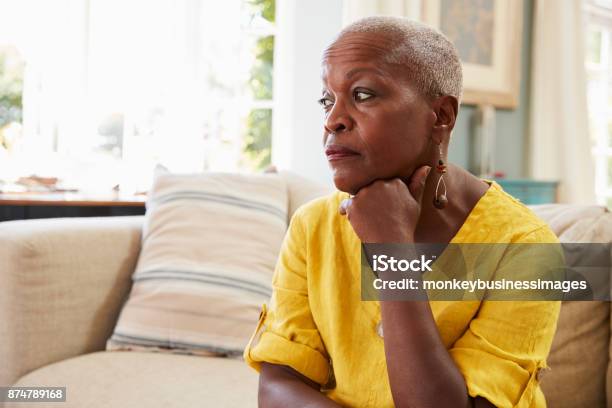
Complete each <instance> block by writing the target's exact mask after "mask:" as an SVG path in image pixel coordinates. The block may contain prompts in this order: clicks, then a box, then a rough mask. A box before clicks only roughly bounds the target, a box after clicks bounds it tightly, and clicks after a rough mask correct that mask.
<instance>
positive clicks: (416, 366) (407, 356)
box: [381, 301, 472, 408]
mask: <svg viewBox="0 0 612 408" xmlns="http://www.w3.org/2000/svg"><path fill="white" fill-rule="evenodd" d="M381 315H382V322H383V323H382V324H383V330H384V334H383V335H384V342H385V356H386V361H387V371H388V375H389V383H390V385H391V393H392V395H393V400H394V402H395V405H396V406H397V407H408V406H409V407H412V408H414V407H432V406H435V407H470V406H472V405H471V404H472V402H471V400H470V398H469V396H468V393H467V388H466V384H465V380H464V379H463V376H462V375H461V373H460V372H459V369H458V368H457V366H456V365H455V363H454V361H453V360H452V358H451V356H450V354H449V353H448V351H447V350H446V347H444V344H443V343H442V340H441V338H440V335H439V333H438V329H437V327H436V324H435V321H434V318H433V315H432V312H431V308H430V306H429V302H427V301H383V302H381Z"/></svg>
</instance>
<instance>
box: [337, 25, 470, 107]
mask: <svg viewBox="0 0 612 408" xmlns="http://www.w3.org/2000/svg"><path fill="white" fill-rule="evenodd" d="M367 32H374V33H379V34H382V35H384V36H386V37H388V38H390V39H391V40H393V41H397V44H396V45H394V46H393V47H392V48H391V49H389V53H388V54H387V55H386V56H385V62H387V63H390V64H397V65H401V66H403V67H405V68H406V69H407V71H408V74H409V75H410V76H411V78H413V80H412V82H413V83H414V85H415V86H416V87H417V88H418V90H419V91H420V92H421V93H422V94H423V95H424V96H426V97H429V98H437V97H440V96H443V95H452V96H454V97H455V98H457V101H459V102H461V95H462V89H463V73H462V69H461V61H460V59H459V55H458V53H457V49H456V48H455V46H454V45H453V43H452V42H450V41H449V39H448V38H446V36H445V35H444V34H442V33H441V32H440V31H438V30H436V29H435V28H433V27H431V26H429V25H427V24H424V23H420V22H417V21H413V20H409V19H407V18H403V17H392V16H373V17H365V18H362V19H360V20H357V21H355V22H354V23H352V24H350V25H348V26H347V27H345V28H344V29H343V30H342V31H341V32H340V34H338V37H337V38H338V39H340V38H342V37H343V36H345V35H346V34H350V33H367Z"/></svg>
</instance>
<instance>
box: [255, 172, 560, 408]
mask: <svg viewBox="0 0 612 408" xmlns="http://www.w3.org/2000/svg"><path fill="white" fill-rule="evenodd" d="M346 197H347V194H345V193H341V192H335V193H333V194H331V195H329V196H327V197H323V198H321V199H317V200H314V201H312V202H310V203H308V204H306V205H304V206H302V207H301V208H300V209H298V211H297V212H296V213H295V214H294V216H293V218H292V220H291V223H290V226H289V229H288V232H287V235H286V237H285V240H284V242H283V246H282V249H281V253H280V257H279V260H278V263H277V266H276V269H275V272H274V278H273V281H272V285H273V295H272V298H271V301H270V305H269V308H268V307H266V305H263V307H262V312H261V315H260V319H259V323H258V325H257V328H256V330H255V332H254V333H253V336H252V338H251V340H250V342H249V344H248V345H247V347H246V349H245V351H244V359H245V360H246V362H247V364H249V365H250V366H251V367H253V368H255V369H256V370H258V371H259V370H260V362H262V361H266V362H269V363H274V364H283V365H287V366H290V367H292V368H293V369H295V370H296V371H298V372H300V373H301V374H303V375H305V376H306V377H308V378H310V379H312V380H313V381H315V382H317V383H319V384H328V386H327V389H326V388H325V387H324V391H323V392H325V393H326V395H327V396H328V397H329V398H331V399H333V400H334V401H336V402H338V403H340V404H341V405H343V406H350V407H392V406H393V399H392V395H391V389H390V386H389V380H388V376H387V365H386V360H385V354H384V344H383V339H382V338H381V337H380V336H379V335H378V334H377V330H376V328H377V325H378V323H379V322H380V320H381V316H380V304H379V302H377V301H362V300H361V283H360V279H361V278H360V267H361V263H360V262H361V258H360V253H361V252H360V250H361V244H360V241H359V238H358V237H357V235H356V234H355V232H354V231H353V229H352V227H351V225H350V223H349V222H348V220H347V219H346V218H345V217H344V216H341V215H339V214H338V206H339V204H340V201H341V200H342V199H344V198H346ZM515 242H521V243H529V242H533V243H543V242H547V243H550V242H553V243H554V242H558V241H557V238H556V237H555V235H554V234H553V233H552V231H551V230H550V229H549V228H548V227H547V226H546V224H545V223H544V222H543V221H541V220H540V219H538V218H537V217H536V216H535V215H534V214H533V213H532V212H531V211H530V210H529V209H527V208H526V207H525V206H524V205H522V204H521V203H520V202H518V201H517V200H516V199H514V198H513V197H511V196H510V195H508V194H506V193H505V192H504V191H503V190H502V189H501V187H500V186H499V185H498V184H496V183H495V182H492V183H491V187H490V188H489V189H488V190H487V192H486V193H485V195H484V196H483V197H481V199H480V200H479V201H478V203H477V204H476V206H475V207H474V208H473V209H472V211H471V212H470V214H469V216H468V218H467V219H466V221H465V223H464V224H463V226H462V227H461V228H460V230H459V232H458V233H457V234H456V236H455V237H454V238H453V239H452V241H451V243H515ZM430 305H431V309H432V312H433V316H434V319H435V322H436V325H437V326H438V329H439V332H440V335H441V337H442V341H443V343H444V345H445V346H446V347H447V349H448V350H449V353H450V355H451V357H452V358H453V360H454V362H455V364H456V365H457V367H458V368H459V370H460V371H461V373H462V374H463V376H464V378H465V381H466V384H467V388H468V392H469V394H470V396H472V397H476V396H481V397H484V398H486V399H487V400H489V401H490V402H491V403H493V404H494V405H496V406H498V407H545V406H546V402H545V399H544V395H543V394H542V391H541V390H540V387H539V383H538V380H539V375H538V372H539V371H540V370H541V369H543V368H546V357H547V355H548V352H549V350H550V346H551V343H552V339H553V335H554V333H555V329H556V325H557V318H558V316H559V308H560V302H557V301H482V302H481V301H475V300H472V301H430ZM332 362H333V363H332ZM332 374H333V375H332ZM331 378H334V379H335V381H329V380H330V379H331ZM334 382H335V384H333V383H334Z"/></svg>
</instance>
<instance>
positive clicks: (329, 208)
mask: <svg viewBox="0 0 612 408" xmlns="http://www.w3.org/2000/svg"><path fill="white" fill-rule="evenodd" d="M348 197H349V194H348V193H344V192H342V191H338V190H335V191H333V192H331V193H329V194H326V195H324V196H322V197H318V198H315V199H313V200H310V201H308V202H307V203H304V204H302V205H301V206H300V207H299V208H298V209H297V210H296V211H295V213H294V214H293V217H292V218H299V219H300V220H301V221H303V222H306V223H310V222H313V221H321V220H322V219H324V218H330V217H334V216H335V215H337V214H338V207H339V206H340V202H341V201H342V200H343V199H345V198H348Z"/></svg>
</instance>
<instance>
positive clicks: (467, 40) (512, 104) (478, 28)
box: [422, 0, 523, 109]
mask: <svg viewBox="0 0 612 408" xmlns="http://www.w3.org/2000/svg"><path fill="white" fill-rule="evenodd" d="M522 10H523V1H522V0H425V1H423V2H422V13H423V16H422V18H423V21H424V22H426V23H428V24H430V25H432V26H434V27H436V28H438V29H439V30H440V31H442V32H443V33H444V34H445V35H446V36H447V37H448V38H449V39H450V40H451V41H452V42H453V43H454V44H455V46H456V47H457V50H458V51H459V57H460V58H461V62H462V64H463V103H465V104H468V105H469V104H475V105H481V104H487V105H493V106H495V107H497V108H506V109H513V108H516V106H517V104H518V97H519V83H520V70H521V64H520V58H521V32H522Z"/></svg>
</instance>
